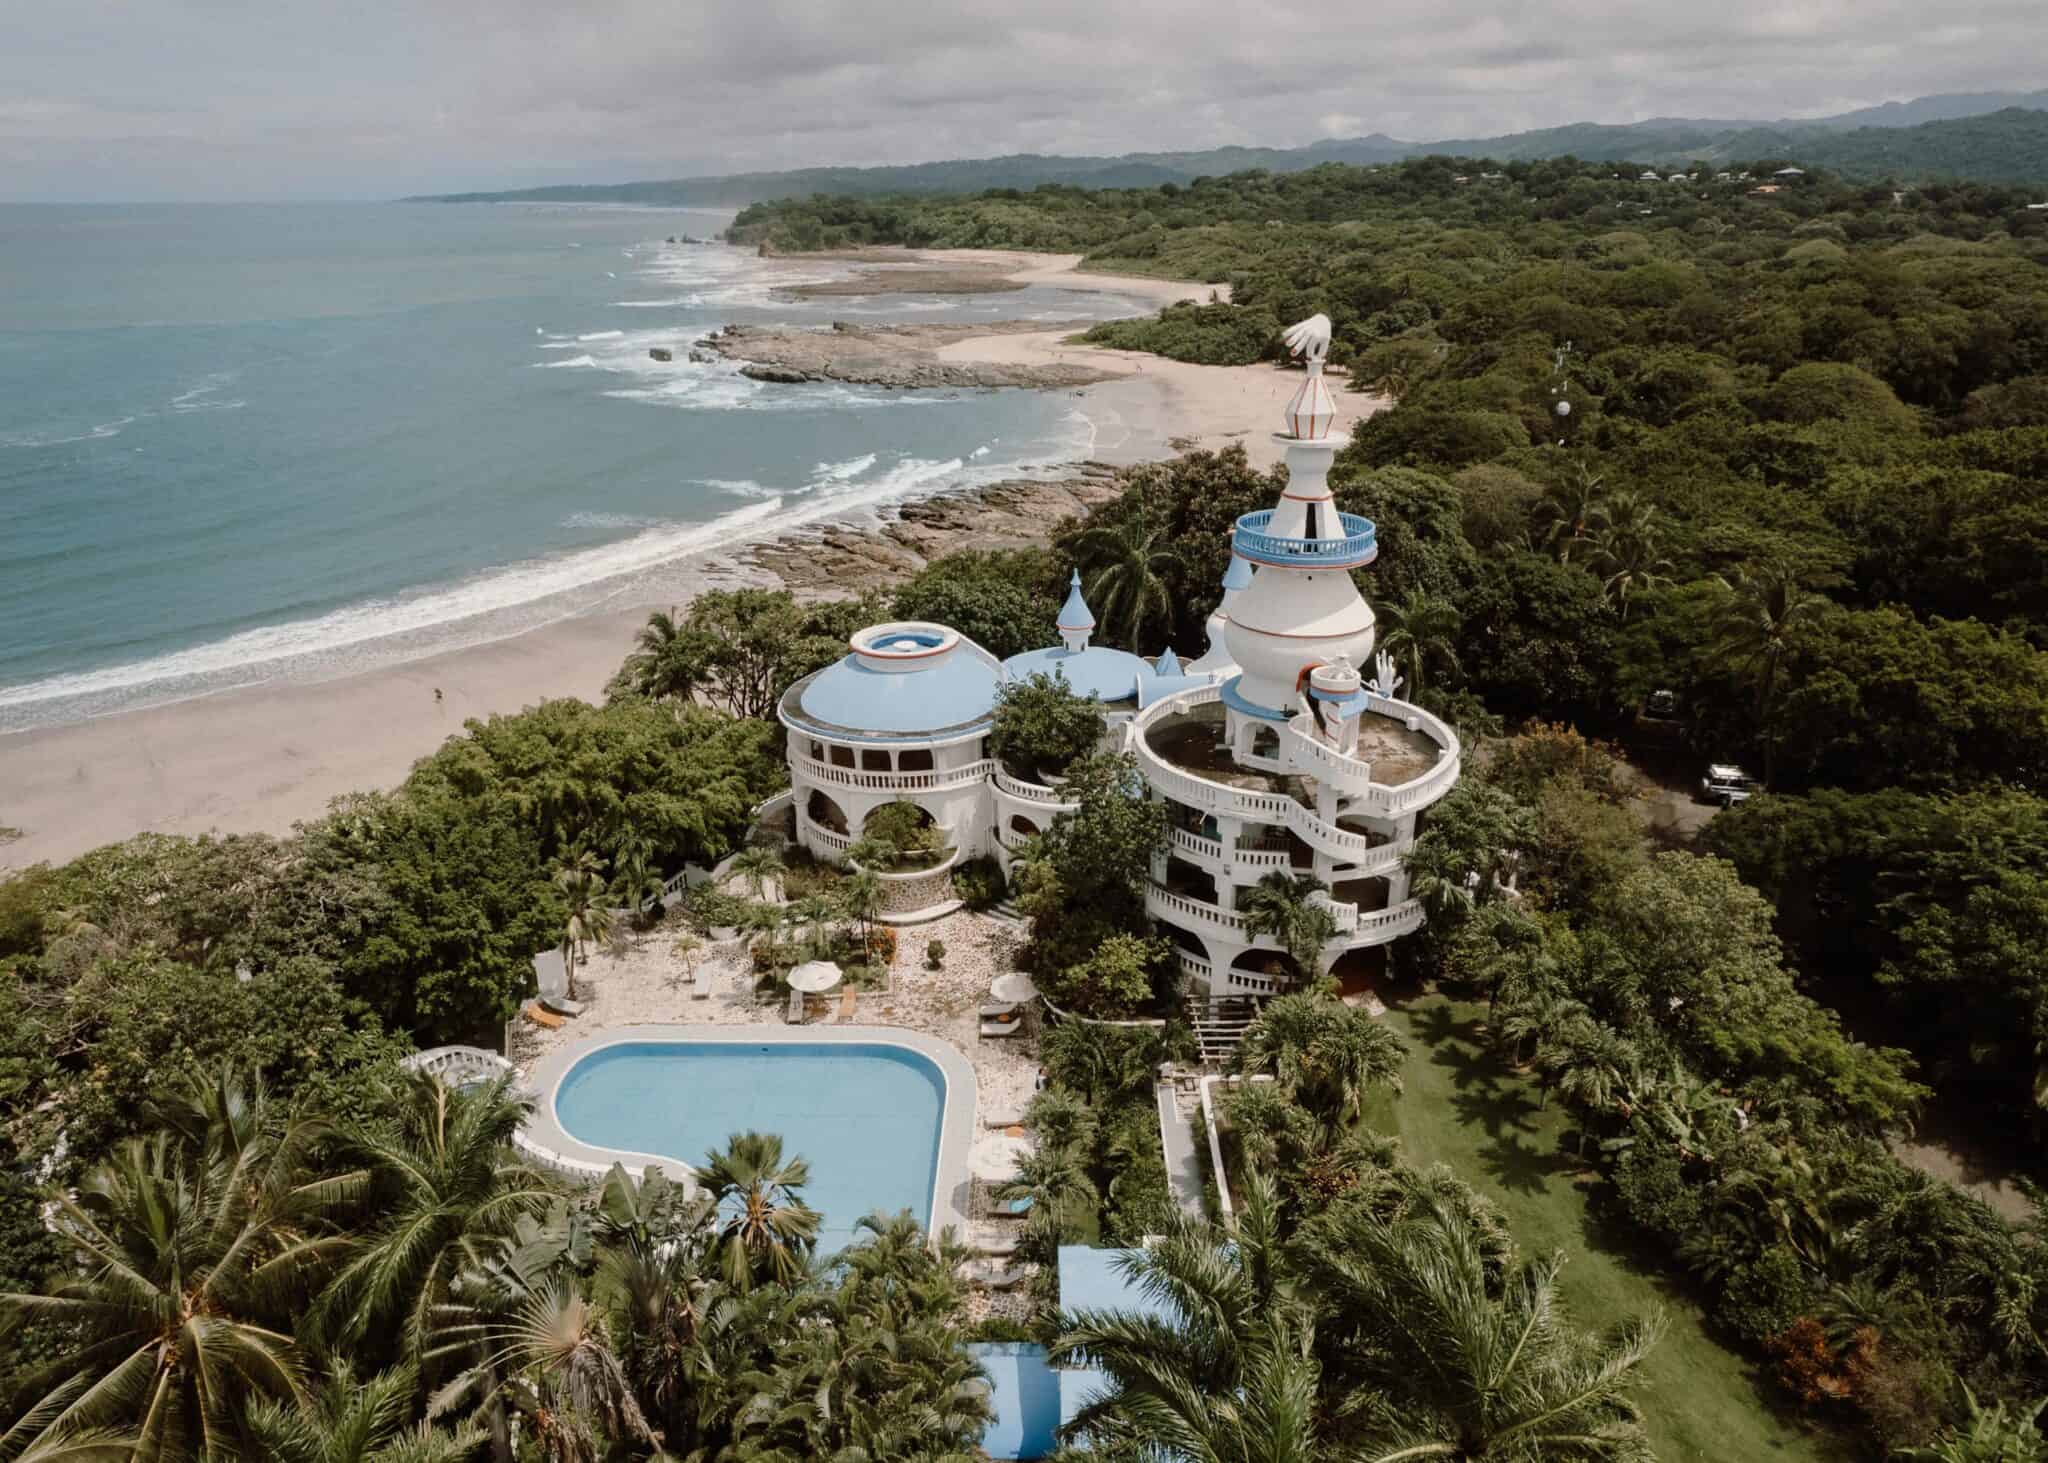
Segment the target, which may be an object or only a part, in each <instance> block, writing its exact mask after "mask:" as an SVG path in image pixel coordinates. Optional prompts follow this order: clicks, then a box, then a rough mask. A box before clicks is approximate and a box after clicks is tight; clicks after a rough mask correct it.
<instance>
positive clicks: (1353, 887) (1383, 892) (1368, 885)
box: [1330, 875, 1387, 914]
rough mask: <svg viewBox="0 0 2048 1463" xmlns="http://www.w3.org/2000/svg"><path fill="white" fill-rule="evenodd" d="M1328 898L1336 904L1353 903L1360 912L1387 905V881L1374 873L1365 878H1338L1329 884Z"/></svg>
mask: <svg viewBox="0 0 2048 1463" xmlns="http://www.w3.org/2000/svg"><path fill="white" fill-rule="evenodd" d="M1330 898H1331V899H1332V900H1333V901H1334V902H1336V903H1338V904H1355V905H1357V906H1358V912H1359V913H1360V914H1371V913H1372V912H1373V911H1375V910H1380V909H1385V908H1386V907H1387V881H1386V879H1385V878H1383V877H1380V876H1378V875H1375V876H1373V877H1371V878H1365V879H1340V880H1338V881H1337V882H1336V883H1334V884H1332V885H1331V886H1330Z"/></svg>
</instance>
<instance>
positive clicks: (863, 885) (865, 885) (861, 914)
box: [835, 869, 882, 957]
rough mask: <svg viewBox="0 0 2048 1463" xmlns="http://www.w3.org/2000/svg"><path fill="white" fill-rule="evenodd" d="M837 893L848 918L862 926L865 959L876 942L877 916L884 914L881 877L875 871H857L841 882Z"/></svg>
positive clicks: (861, 944) (862, 950) (840, 905)
mask: <svg viewBox="0 0 2048 1463" xmlns="http://www.w3.org/2000/svg"><path fill="white" fill-rule="evenodd" d="M835 892H836V893H837V894H838V896H839V907H840V909H841V910H842V911H843V912H844V913H845V915H846V917H847V918H848V919H850V920H854V921H856V922H857V923H858V924H859V925H860V948H861V954H862V956H863V957H865V956H866V955H867V952H868V950H869V948H870V946H871V945H872V943H873V940H874V926H875V916H877V915H879V914H880V913H881V912H882V878H881V875H879V874H877V873H876V872H875V871H874V870H873V869H855V870H854V871H853V872H852V873H850V874H848V875H847V876H846V877H845V878H843V879H841V880H840V881H839V887H838V889H837V890H836V891H835Z"/></svg>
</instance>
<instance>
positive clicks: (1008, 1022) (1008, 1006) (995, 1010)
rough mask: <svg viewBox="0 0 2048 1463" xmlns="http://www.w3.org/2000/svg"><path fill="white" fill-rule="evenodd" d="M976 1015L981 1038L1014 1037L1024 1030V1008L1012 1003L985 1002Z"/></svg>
mask: <svg viewBox="0 0 2048 1463" xmlns="http://www.w3.org/2000/svg"><path fill="white" fill-rule="evenodd" d="M978 1014H979V1016H980V1018H981V1034H982V1035H983V1036H1015V1035H1017V1033H1019V1032H1020V1031H1022V1030H1023V1029H1024V1008H1023V1007H1022V1006H1019V1005H1017V1004H1015V1003H1014V1002H1010V1001H989V1002H985V1003H984V1004H983V1005H982V1007H981V1010H980V1012H979V1013H978Z"/></svg>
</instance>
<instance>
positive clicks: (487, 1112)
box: [311, 1072, 548, 1357]
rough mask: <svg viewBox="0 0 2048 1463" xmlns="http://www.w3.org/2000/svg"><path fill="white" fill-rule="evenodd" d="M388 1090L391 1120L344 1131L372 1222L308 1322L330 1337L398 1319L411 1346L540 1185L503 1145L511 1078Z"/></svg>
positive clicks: (415, 1079)
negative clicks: (364, 1175)
mask: <svg viewBox="0 0 2048 1463" xmlns="http://www.w3.org/2000/svg"><path fill="white" fill-rule="evenodd" d="M393 1098H394V1100H393V1102H392V1104H391V1106H392V1108H393V1109H394V1111H393V1113H392V1117H391V1122H390V1124H389V1126H388V1127H387V1126H382V1125H380V1126H378V1127H375V1128H362V1129H359V1130H357V1131H356V1132H354V1133H353V1134H352V1135H351V1145H352V1147H353V1148H354V1150H355V1152H356V1153H357V1154H358V1155H359V1156H360V1157H361V1159H362V1160H363V1161H364V1162H365V1164H366V1165H367V1167H368V1169H369V1172H370V1175H371V1185H372V1193H373V1195H374V1200H375V1202H374V1212H375V1213H376V1214H377V1215H378V1216H379V1223H378V1224H377V1226H376V1228H374V1229H373V1230H371V1231H370V1233H369V1234H368V1235H366V1236H364V1237H363V1239H362V1241H361V1242H360V1244H359V1246H358V1248H357V1251H356V1253H355V1254H354V1255H353V1256H352V1257H351V1258H350V1260H349V1262H348V1264H347V1265H346V1266H345V1267H344V1268H343V1269H342V1270H341V1272H340V1273H339V1274H338V1275H336V1276H335V1279H334V1283H333V1284H332V1285H331V1286H329V1287H328V1289H327V1292H326V1293H325V1294H324V1295H322V1296H321V1298H320V1302H319V1304H318V1305H317V1306H316V1307H315V1308H314V1310H313V1313H312V1316H311V1324H312V1326H313V1328H314V1331H315V1333H316V1334H317V1335H320V1336H321V1337H322V1338H323V1339H326V1340H328V1341H330V1342H333V1343H343V1342H352V1341H355V1340H359V1339H360V1338H362V1337H364V1336H367V1335H369V1334H371V1333H372V1332H373V1331H374V1330H376V1329H378V1328H380V1327H385V1326H390V1325H394V1324H395V1325H397V1326H398V1328H399V1332H400V1335H401V1338H402V1341H403V1344H404V1349H405V1351H406V1352H407V1353H408V1354H409V1355H411V1356H415V1357H416V1356H417V1355H419V1353H420V1350H421V1348H422V1347H423V1346H424V1345H425V1343H426V1340H427V1336H428V1333H429V1330H430V1323H431V1321H432V1318H433V1312H434V1308H435V1307H436V1306H438V1305H440V1304H442V1303H444V1302H445V1301H446V1300H447V1298H448V1294H449V1289H450V1287H451V1286H452V1285H453V1284H454V1281H455V1277H456V1276H457V1275H458V1274H459V1273H461V1272H462V1271H463V1270H465V1269H468V1268H473V1267H474V1266H476V1265H477V1264H479V1263H481V1261H482V1258H483V1257H484V1255H485V1254H486V1253H487V1252H488V1251H489V1248H490V1246H491V1244H492V1243H493V1242H494V1241H495V1240H496V1239H497V1238H498V1236H500V1235H503V1234H508V1233H510V1232H511V1230H512V1228H513V1226H514V1224H515V1223H516V1222H517V1221H518V1220H519V1219H521V1218H522V1217H529V1216H532V1215H536V1214H539V1213H540V1212H541V1210H542V1209H543V1208H544V1207H545V1206H546V1203H547V1199H548V1190H547V1185H546V1182H545V1181H544V1180H543V1179H542V1178H541V1176H540V1175H539V1174H538V1173H536V1172H535V1171H534V1170H533V1169H531V1168H529V1167H528V1166H527V1165H525V1164H523V1163H521V1162H519V1161H518V1159H517V1158H515V1157H514V1156H513V1153H512V1149H511V1146H510V1145H511V1142H512V1135H513V1134H514V1133H515V1132H517V1131H518V1128H519V1125H520V1124H521V1123H522V1122H524V1121H525V1120H526V1115H527V1113H528V1111H529V1110H530V1104H529V1103H528V1101H527V1100H526V1099H525V1098H524V1097H522V1096H520V1095H519V1092H518V1089H517V1088H516V1087H515V1086H514V1085H513V1083H512V1079H511V1078H509V1077H506V1078H502V1079H500V1080H499V1081H496V1082H493V1083H491V1084H489V1085H487V1086H483V1087H471V1088H455V1087H450V1086H448V1085H447V1084H445V1083H443V1082H442V1081H440V1080H439V1079H438V1078H436V1077H433V1076H431V1075H429V1074H427V1073H424V1072H413V1073H408V1074H407V1075H406V1076H405V1077H404V1078H403V1079H401V1081H400V1083H399V1084H398V1087H397V1090H396V1092H395V1093H394V1094H393Z"/></svg>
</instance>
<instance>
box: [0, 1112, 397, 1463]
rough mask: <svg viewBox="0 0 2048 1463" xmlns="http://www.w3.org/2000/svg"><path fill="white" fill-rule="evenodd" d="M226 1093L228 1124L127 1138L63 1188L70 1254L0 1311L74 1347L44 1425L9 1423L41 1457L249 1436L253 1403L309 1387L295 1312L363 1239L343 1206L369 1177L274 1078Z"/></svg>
mask: <svg viewBox="0 0 2048 1463" xmlns="http://www.w3.org/2000/svg"><path fill="white" fill-rule="evenodd" d="M214 1095H215V1096H217V1097H219V1098H221V1099H223V1100H225V1102H226V1104H227V1105H228V1106H229V1107H231V1108H232V1109H233V1111H234V1127H233V1130H232V1131H226V1132H216V1131H213V1130H211V1129H208V1130H206V1131H204V1132H203V1133H202V1134H201V1135H200V1136H199V1138H198V1141H197V1142H194V1141H192V1140H191V1139H189V1138H185V1137H182V1136H181V1135H180V1134H179V1133H177V1132H176V1131H174V1130H170V1129H163V1130H159V1131H158V1132H157V1133H156V1134H154V1135H153V1136H151V1137H149V1138H146V1139H141V1138H137V1139H130V1140H128V1141H127V1142H124V1143H122V1144H121V1145H119V1146H118V1147H117V1148H115V1150H114V1151H113V1153H112V1154H111V1155H109V1157H108V1158H107V1159H106V1161H105V1162H103V1163H102V1164H100V1165H99V1167H97V1168H95V1169H94V1170H92V1171H91V1172H90V1173H89V1174H87V1175H86V1177H85V1179H84V1180H83V1181H82V1182H81V1183H80V1185H79V1187H78V1189H77V1190H76V1191H75V1192H63V1191H58V1192H54V1193H52V1194H51V1195H50V1202H51V1204H52V1205H53V1206H54V1208H55V1213H56V1220H57V1233H58V1234H59V1235H61V1236H62V1237H63V1239H64V1240H65V1241H66V1242H67V1243H68V1244H69V1245H70V1246H71V1248H72V1251H73V1257H74V1264H73V1267H72V1269H71V1270H70V1271H69V1272H68V1274H67V1277H66V1278H65V1279H63V1280H61V1281H59V1282H58V1283H57V1284H56V1286H55V1287H54V1288H53V1289H52V1290H51V1292H50V1293H49V1294H47V1295H18V1294H14V1295H0V1312H4V1313H5V1314H6V1315H7V1316H10V1317H13V1318H18V1319H22V1320H39V1321H45V1322H49V1323H51V1324H53V1325H54V1326H55V1327H57V1328H59V1331H60V1333H61V1334H64V1335H66V1336H67V1337H68V1338H70V1339H71V1340H72V1341H73V1342H74V1343H75V1346H76V1350H74V1351H73V1352H72V1353H71V1354H70V1355H68V1356H65V1357H63V1358H62V1359H61V1360H59V1361H58V1362H57V1363H56V1364H55V1365H54V1366H53V1367H52V1368H51V1369H50V1381H51V1382H52V1383H53V1384H54V1385H51V1386H50V1387H49V1388H48V1389H47V1390H46V1392H45V1395H44V1396H43V1398H42V1400H41V1401H40V1402H39V1403H38V1404H36V1406H35V1407H33V1408H32V1409H31V1412H30V1416H29V1417H28V1418H27V1419H25V1420H24V1423H25V1425H26V1427H27V1428H32V1429H33V1431H32V1435H25V1433H24V1427H23V1426H22V1425H17V1428H16V1429H14V1430H11V1436H12V1438H13V1439H14V1441H16V1442H26V1443H27V1445H28V1450H29V1455H30V1456H35V1457H41V1458H61V1457H67V1456H75V1457H89V1456H92V1453H91V1450H92V1449H94V1448H98V1447H102V1446H104V1445H106V1444H107V1443H109V1442H111V1441H113V1440H114V1439H116V1438H120V1439H125V1441H126V1445H127V1446H128V1447H129V1448H130V1449H131V1450H132V1456H133V1457H134V1458H137V1459H149V1460H168V1459H185V1458H193V1459H197V1458H201V1457H211V1456H214V1455H215V1454H217V1453H218V1454H225V1453H229V1452H232V1451H233V1450H234V1449H235V1447H236V1446H238V1438H239V1433H240V1428H241V1418H240V1415H239V1414H240V1412H241V1410H242V1408H243V1406H244V1405H245V1404H246V1403H248V1402H250V1401H254V1400H258V1399H263V1398H272V1399H276V1400H279V1401H281V1402H285V1403H289V1404H292V1405H299V1404H303V1403H305V1402H307V1401H308V1400H309V1398H310V1392H309V1388H308V1386H307V1382H306V1376H305V1368H304V1360H303V1356H302V1353H301V1351H300V1348H299V1346H298V1343H297V1342H296V1341H295V1340H294V1339H293V1336H292V1333H291V1326H292V1320H293V1317H294V1315H295V1314H296V1312H297V1311H298V1310H299V1309H300V1308H301V1307H302V1306H303V1305H304V1303H305V1302H306V1301H307V1300H308V1299H309V1298H310V1296H311V1294H312V1293H313V1291H314V1290H315V1289H316V1288H317V1286H318V1284H319V1282H320V1281H321V1280H322V1279H324V1278H325V1276H326V1275H327V1274H328V1273H330V1272H331V1270H332V1268H333V1266H334V1264H335V1263H336V1262H337V1261H338V1260H339V1259H340V1258H341V1257H342V1256H343V1254H345V1253H346V1251H347V1249H348V1247H349V1245H350V1243H351V1241H350V1239H349V1237H348V1236H347V1235H346V1234H345V1233H343V1232H342V1231H341V1230H340V1229H339V1228H338V1227H337V1226H336V1224H335V1222H334V1221H335V1220H336V1218H337V1217H338V1214H339V1211H340V1209H341V1207H342V1206H343V1205H345V1204H347V1203H349V1202H351V1201H353V1200H354V1199H355V1198H357V1197H358V1196H359V1194H360V1191H361V1187H362V1186H361V1176H360V1175H359V1174H342V1175H323V1174H320V1173H318V1172H317V1171H315V1170H313V1169H312V1168H311V1167H310V1165H309V1162H308V1154H309V1151H310V1150H311V1147H312V1145H313V1143H314V1142H315V1140H316V1139H317V1137H318V1133H317V1132H316V1131H315V1130H313V1129H310V1128H307V1127H304V1126H302V1125H287V1124H284V1123H282V1122H280V1121H278V1120H276V1119H275V1117H274V1115H272V1114H271V1113H270V1112H269V1111H268V1110H267V1104H266V1102H265V1099H264V1095H263V1092H262V1089H261V1087H260V1086H257V1085H254V1084H250V1085H247V1086H244V1085H242V1084H240V1083H238V1082H235V1081H232V1080H224V1081H223V1082H221V1083H220V1084H218V1086H217V1091H216V1093H215V1094H214ZM211 1100H212V1098H210V1097H208V1096H206V1095H203V1094H195V1096H194V1105H195V1106H198V1107H204V1106H205V1105H206V1104H207V1103H208V1102H209V1101H211Z"/></svg>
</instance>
